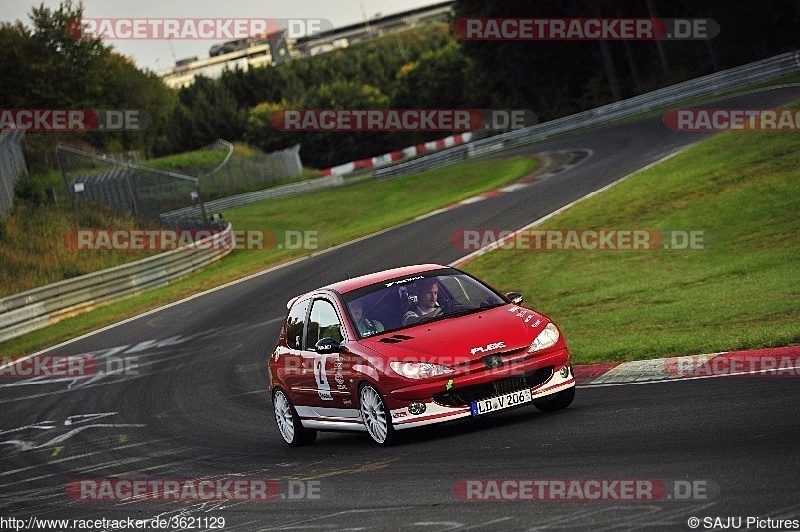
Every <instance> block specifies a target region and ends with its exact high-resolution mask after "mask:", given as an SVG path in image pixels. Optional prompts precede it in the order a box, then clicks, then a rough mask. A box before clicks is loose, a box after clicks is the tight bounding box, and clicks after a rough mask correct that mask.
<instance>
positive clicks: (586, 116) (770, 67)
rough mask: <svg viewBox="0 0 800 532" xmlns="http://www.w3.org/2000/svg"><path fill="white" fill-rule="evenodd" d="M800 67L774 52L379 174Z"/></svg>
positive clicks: (794, 56)
mask: <svg viewBox="0 0 800 532" xmlns="http://www.w3.org/2000/svg"><path fill="white" fill-rule="evenodd" d="M798 71H800V51H797V52H789V53H786V54H782V55H778V56H775V57H771V58H769V59H764V60H761V61H757V62H755V63H750V64H747V65H743V66H739V67H736V68H731V69H729V70H724V71H722V72H717V73H714V74H709V75H708V76H703V77H700V78H696V79H693V80H689V81H685V82H683V83H678V84H677V85H672V86H669V87H665V88H663V89H659V90H656V91H652V92H648V93H646V94H641V95H639V96H635V97H633V98H628V99H627V100H622V101H619V102H615V103H611V104H608V105H604V106H602V107H597V108H595V109H590V110H588V111H584V112H582V113H577V114H574V115H570V116H565V117H563V118H558V119H556V120H551V121H549V122H543V123H541V124H537V125H535V126H531V127H527V128H523V129H518V130H515V131H510V132H508V133H502V134H500V135H496V136H494V137H489V138H486V139H483V140H478V141H475V142H470V143H468V144H464V145H461V146H457V147H454V148H450V149H447V150H444V151H440V152H438V153H434V154H432V155H427V156H425V157H420V158H418V159H414V160H412V161H408V162H405V163H399V164H395V165H393V166H389V167H387V168H382V169H379V170H375V171H374V172H373V173H372V175H373V176H374V177H375V178H377V179H380V178H387V177H395V176H400V175H407V174H413V173H417V172H422V171H424V170H430V169H433V168H438V167H441V166H446V165H448V164H454V163H456V162H459V161H463V160H465V159H469V158H471V157H477V156H480V155H484V154H487V153H489V152H495V151H501V150H505V149H508V148H511V147H514V146H518V145H520V144H526V143H529V142H534V141H537V140H541V139H544V138H547V137H552V136H553V135H559V134H562V133H567V132H574V131H579V130H582V129H586V128H590V127H596V126H602V125H606V124H609V123H611V122H614V121H617V120H621V119H624V118H630V117H632V116H636V115H638V114H640V113H646V112H649V111H654V110H657V109H661V108H664V107H668V106H671V105H677V104H679V103H681V102H685V101H687V100H691V99H693V98H699V97H703V96H710V95H714V94H720V93H723V92H727V91H731V90H736V89H741V88H744V87H747V86H749V85H752V84H754V83H757V82H761V81H768V80H771V79H775V78H778V77H781V76H786V75H789V74H793V73H795V72H798Z"/></svg>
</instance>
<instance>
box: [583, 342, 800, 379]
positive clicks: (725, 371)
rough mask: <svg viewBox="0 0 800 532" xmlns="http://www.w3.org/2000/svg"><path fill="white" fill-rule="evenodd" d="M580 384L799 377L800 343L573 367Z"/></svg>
mask: <svg viewBox="0 0 800 532" xmlns="http://www.w3.org/2000/svg"><path fill="white" fill-rule="evenodd" d="M573 371H574V372H575V380H576V382H577V383H578V385H579V386H597V385H606V384H630V383H634V384H635V383H645V382H658V381H673V380H677V379H706V378H712V377H736V376H751V377H800V346H798V345H795V346H789V347H773V348H764V349H753V350H749V351H726V352H722V353H713V354H709V355H690V356H679V357H670V358H658V359H651V360H635V361H632V362H609V363H602V364H587V365H580V366H574V367H573Z"/></svg>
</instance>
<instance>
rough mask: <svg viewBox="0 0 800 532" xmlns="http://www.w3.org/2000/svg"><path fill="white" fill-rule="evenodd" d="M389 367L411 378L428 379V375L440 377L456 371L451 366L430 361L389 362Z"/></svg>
mask: <svg viewBox="0 0 800 532" xmlns="http://www.w3.org/2000/svg"><path fill="white" fill-rule="evenodd" d="M389 367H391V368H392V369H393V370H394V372H395V373H397V374H398V375H402V376H403V377H408V378H409V379H427V378H428V377H438V376H439V375H447V374H448V373H453V372H455V370H454V369H453V368H451V367H449V366H442V365H441V364H431V363H430V362H389Z"/></svg>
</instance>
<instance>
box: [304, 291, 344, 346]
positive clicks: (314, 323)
mask: <svg viewBox="0 0 800 532" xmlns="http://www.w3.org/2000/svg"><path fill="white" fill-rule="evenodd" d="M322 338H333V339H334V340H336V341H337V342H341V341H342V340H343V339H344V337H343V336H342V324H341V323H339V317H338V316H337V315H336V310H335V309H334V308H333V305H332V304H331V303H330V302H329V301H325V300H324V299H317V300H315V301H314V305H313V306H312V307H311V319H310V320H309V322H308V341H307V342H306V346H307V349H310V350H312V351H313V350H314V345H315V344H316V343H317V342H318V341H319V340H321V339H322Z"/></svg>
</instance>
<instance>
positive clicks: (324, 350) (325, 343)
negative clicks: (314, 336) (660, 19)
mask: <svg viewBox="0 0 800 532" xmlns="http://www.w3.org/2000/svg"><path fill="white" fill-rule="evenodd" d="M314 349H316V350H317V353H319V354H320V355H329V354H331V353H341V352H342V346H341V345H340V344H339V342H337V341H336V340H334V339H333V338H322V339H321V340H320V341H319V342H317V343H316V344H314Z"/></svg>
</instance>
